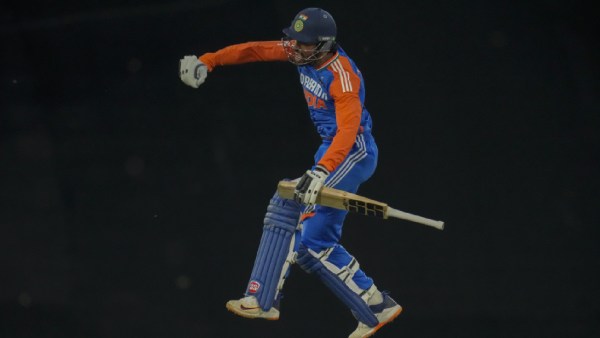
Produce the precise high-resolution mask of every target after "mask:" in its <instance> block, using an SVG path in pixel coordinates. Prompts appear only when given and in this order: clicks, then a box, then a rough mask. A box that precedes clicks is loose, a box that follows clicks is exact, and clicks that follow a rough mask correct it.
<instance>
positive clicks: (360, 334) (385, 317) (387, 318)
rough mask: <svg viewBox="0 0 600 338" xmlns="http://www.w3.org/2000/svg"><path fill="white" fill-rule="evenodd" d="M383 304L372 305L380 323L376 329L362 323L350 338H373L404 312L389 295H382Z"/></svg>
mask: <svg viewBox="0 0 600 338" xmlns="http://www.w3.org/2000/svg"><path fill="white" fill-rule="evenodd" d="M382 295H383V302H382V303H381V304H377V305H372V306H371V308H372V309H373V311H379V312H375V317H377V320H378V321H379V324H377V325H376V326H374V327H370V326H367V324H364V323H362V322H358V327H357V328H356V330H354V332H352V333H351V334H350V336H349V337H348V338H366V337H371V336H372V335H374V334H375V332H377V330H379V329H381V327H382V326H384V325H385V324H387V323H389V322H391V321H393V320H394V319H396V317H398V315H399V314H400V313H401V312H402V306H400V305H398V303H396V301H394V300H393V299H392V297H390V296H388V295H387V293H385V292H384V293H382Z"/></svg>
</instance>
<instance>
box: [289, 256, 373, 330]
mask: <svg viewBox="0 0 600 338" xmlns="http://www.w3.org/2000/svg"><path fill="white" fill-rule="evenodd" d="M333 249H334V248H329V249H326V250H323V251H321V252H319V253H317V252H315V251H313V250H311V249H309V248H307V247H306V246H305V245H304V244H300V247H299V248H298V256H297V262H298V265H300V267H302V269H304V270H305V271H306V272H308V273H314V274H315V275H317V276H318V277H319V278H320V279H321V281H322V282H323V283H324V284H325V285H326V286H327V287H328V288H329V289H330V290H331V291H332V292H333V293H334V294H335V295H336V296H337V297H338V298H339V299H340V300H341V301H342V302H343V303H344V304H346V306H347V307H348V308H350V310H351V311H352V313H353V314H354V316H355V317H356V318H357V319H358V320H359V321H361V322H362V323H364V324H367V325H368V326H369V327H374V326H376V325H377V324H379V320H377V317H375V314H374V313H373V311H372V309H371V308H370V307H369V305H368V304H367V301H368V299H369V297H370V296H371V294H372V292H370V291H371V289H373V287H371V288H370V289H368V290H363V289H361V288H360V287H358V285H356V283H355V282H354V280H353V279H352V277H353V276H354V274H355V273H356V271H358V269H359V265H358V262H357V261H356V259H355V258H354V257H353V258H352V260H351V261H350V263H348V265H346V266H344V267H342V268H338V267H337V266H335V265H334V264H333V263H331V262H329V261H327V258H328V257H329V255H330V254H331V252H332V251H333Z"/></svg>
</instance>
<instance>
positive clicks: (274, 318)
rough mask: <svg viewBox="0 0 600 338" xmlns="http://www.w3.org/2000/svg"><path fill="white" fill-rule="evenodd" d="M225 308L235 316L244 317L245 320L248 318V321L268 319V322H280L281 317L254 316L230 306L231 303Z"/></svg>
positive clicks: (258, 314)
mask: <svg viewBox="0 0 600 338" xmlns="http://www.w3.org/2000/svg"><path fill="white" fill-rule="evenodd" d="M225 307H226V308H227V310H228V311H229V312H232V313H233V314H235V315H238V316H240V317H244V318H248V319H257V318H260V319H266V320H279V317H261V316H260V313H257V314H253V313H246V312H243V311H240V310H239V309H238V308H237V307H236V306H235V305H233V304H229V303H226V304H225Z"/></svg>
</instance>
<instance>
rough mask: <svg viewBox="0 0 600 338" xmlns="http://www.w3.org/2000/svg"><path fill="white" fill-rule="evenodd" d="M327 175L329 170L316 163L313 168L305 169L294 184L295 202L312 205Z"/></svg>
mask: <svg viewBox="0 0 600 338" xmlns="http://www.w3.org/2000/svg"><path fill="white" fill-rule="evenodd" d="M327 176H329V171H327V169H325V168H324V167H322V166H320V165H317V166H316V167H315V169H314V170H307V171H306V173H304V175H302V177H301V178H300V181H299V182H298V184H297V185H296V190H295V191H294V199H295V200H296V202H298V203H302V204H305V205H306V206H309V207H310V206H313V205H314V204H315V201H316V200H317V196H318V195H319V192H320V191H321V189H323V185H324V184H325V180H326V179H327Z"/></svg>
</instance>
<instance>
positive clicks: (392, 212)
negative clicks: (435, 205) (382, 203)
mask: <svg viewBox="0 0 600 338" xmlns="http://www.w3.org/2000/svg"><path fill="white" fill-rule="evenodd" d="M387 215H388V216H389V217H395V218H400V219H404V220H407V221H411V222H415V223H420V224H423V225H428V226H430V227H434V228H436V229H439V230H444V222H442V221H435V220H432V219H429V218H425V217H421V216H417V215H413V214H409V213H408V212H404V211H400V210H397V209H394V208H390V207H388V211H387Z"/></svg>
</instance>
